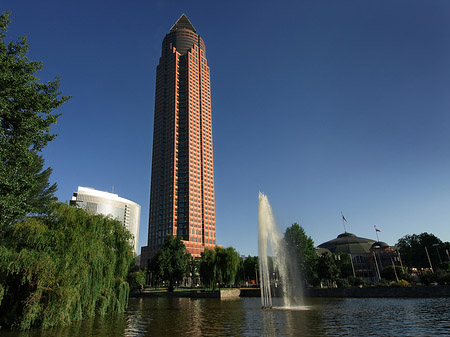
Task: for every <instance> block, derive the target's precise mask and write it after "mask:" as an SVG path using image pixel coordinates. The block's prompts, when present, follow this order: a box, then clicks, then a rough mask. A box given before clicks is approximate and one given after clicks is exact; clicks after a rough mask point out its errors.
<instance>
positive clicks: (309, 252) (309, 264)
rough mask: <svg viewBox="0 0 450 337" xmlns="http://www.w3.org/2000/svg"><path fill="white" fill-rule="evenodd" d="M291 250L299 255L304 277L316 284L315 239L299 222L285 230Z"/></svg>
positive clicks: (285, 237) (286, 239) (285, 236)
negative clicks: (308, 234)
mask: <svg viewBox="0 0 450 337" xmlns="http://www.w3.org/2000/svg"><path fill="white" fill-rule="evenodd" d="M284 239H285V241H286V244H287V247H288V250H289V251H293V252H295V254H296V255H297V258H298V261H299V265H300V271H301V273H302V275H303V277H304V278H305V279H306V280H308V282H309V283H311V284H316V283H317V280H318V275H317V259H318V257H317V254H316V251H315V248H314V241H313V240H312V238H311V237H310V236H307V235H306V233H305V230H304V229H303V227H301V226H300V225H299V224H298V223H294V224H292V226H291V227H288V228H287V229H286V231H285V232H284Z"/></svg>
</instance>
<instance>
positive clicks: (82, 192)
mask: <svg viewBox="0 0 450 337" xmlns="http://www.w3.org/2000/svg"><path fill="white" fill-rule="evenodd" d="M70 204H71V205H76V206H78V207H81V208H83V209H85V210H86V211H88V212H89V213H92V214H103V215H106V216H108V215H109V216H111V217H112V218H113V219H116V220H119V221H120V222H121V223H122V224H123V225H124V226H125V228H127V229H128V231H129V232H130V233H131V234H132V235H133V242H132V243H133V247H134V251H135V253H136V254H138V240H139V224H140V219H141V206H140V205H139V204H137V203H135V202H133V201H131V200H128V199H125V198H121V197H119V196H118V195H117V194H114V193H109V192H103V191H98V190H95V189H93V188H88V187H81V186H78V190H77V192H74V193H73V196H72V200H71V201H70Z"/></svg>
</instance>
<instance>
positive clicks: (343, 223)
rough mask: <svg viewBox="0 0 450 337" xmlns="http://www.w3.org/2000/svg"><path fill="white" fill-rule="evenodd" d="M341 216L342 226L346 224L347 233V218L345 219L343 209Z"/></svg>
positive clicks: (345, 230)
mask: <svg viewBox="0 0 450 337" xmlns="http://www.w3.org/2000/svg"><path fill="white" fill-rule="evenodd" d="M341 218H342V226H344V232H345V233H347V228H345V223H346V222H347V220H345V217H344V214H342V211H341Z"/></svg>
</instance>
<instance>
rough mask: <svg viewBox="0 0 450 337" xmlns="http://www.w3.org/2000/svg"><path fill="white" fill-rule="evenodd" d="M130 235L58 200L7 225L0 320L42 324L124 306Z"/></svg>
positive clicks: (0, 269)
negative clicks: (47, 209)
mask: <svg viewBox="0 0 450 337" xmlns="http://www.w3.org/2000/svg"><path fill="white" fill-rule="evenodd" d="M130 239H131V234H130V233H129V232H128V231H127V230H126V229H125V228H124V227H123V226H122V224H121V223H120V222H119V221H116V220H112V219H110V218H106V217H104V216H101V215H91V214H88V213H87V212H85V211H84V210H82V209H78V208H75V207H70V206H67V205H64V204H55V205H54V210H53V212H52V213H51V214H50V215H48V216H45V217H29V218H27V219H26V220H25V221H23V222H16V223H14V224H12V225H11V226H10V227H9V231H8V235H7V236H5V239H4V240H3V241H2V242H1V244H0V285H1V289H4V296H3V299H2V301H1V304H0V325H1V326H7V327H8V326H15V327H19V328H21V329H27V328H29V327H31V326H42V327H44V328H47V327H50V326H54V325H58V324H68V323H71V322H73V321H77V320H80V319H83V318H85V317H91V316H94V315H96V314H100V315H104V314H106V313H111V312H121V311H124V309H125V307H126V305H127V302H128V293H129V286H128V283H127V282H126V281H125V278H126V275H127V272H128V269H129V266H130V264H131V263H132V261H133V258H134V257H133V249H132V247H131V245H130Z"/></svg>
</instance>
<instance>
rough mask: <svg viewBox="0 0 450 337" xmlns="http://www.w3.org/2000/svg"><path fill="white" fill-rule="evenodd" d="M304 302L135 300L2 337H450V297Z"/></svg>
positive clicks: (317, 300)
mask: <svg viewBox="0 0 450 337" xmlns="http://www.w3.org/2000/svg"><path fill="white" fill-rule="evenodd" d="M277 300H278V299H275V303H274V305H281V303H276V301H277ZM305 302H306V303H305V305H306V306H307V307H306V308H303V310H262V309H261V301H260V299H259V298H241V299H236V300H225V301H224V300H222V301H221V300H219V299H190V298H169V297H155V298H131V299H130V303H129V307H128V310H127V311H126V312H125V313H123V314H115V315H109V316H107V317H101V318H95V319H91V320H85V321H83V322H80V323H76V324H73V325H71V326H68V327H63V328H54V329H49V330H43V331H41V330H39V329H34V330H31V331H28V332H25V333H19V332H11V331H5V330H0V337H12V336H30V337H41V336H42V337H43V336H49V337H52V336H55V337H56V336H58V337H59V336H62V337H69V336H70V337H72V336H86V337H89V336H92V337H94V336H95V337H97V336H105V337H106V336H108V337H109V336H130V337H131V336H437V335H442V336H444V335H446V336H449V335H450V309H449V307H450V299H449V298H432V299H393V298H389V299H307V300H306V301H305Z"/></svg>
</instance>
